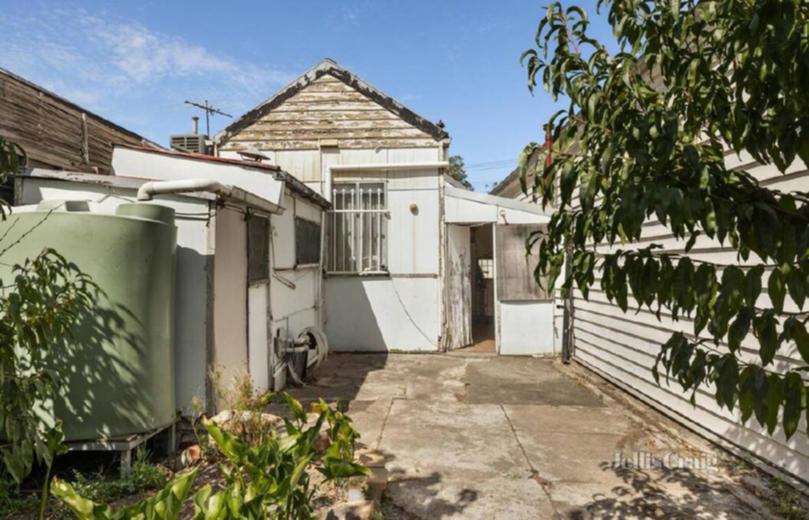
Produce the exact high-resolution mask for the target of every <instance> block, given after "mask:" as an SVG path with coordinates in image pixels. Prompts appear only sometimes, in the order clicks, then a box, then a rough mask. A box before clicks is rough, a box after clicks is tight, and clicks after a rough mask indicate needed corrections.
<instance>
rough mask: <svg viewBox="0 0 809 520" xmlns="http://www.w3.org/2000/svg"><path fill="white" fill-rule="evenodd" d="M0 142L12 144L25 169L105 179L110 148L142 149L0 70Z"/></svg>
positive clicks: (131, 137)
mask: <svg viewBox="0 0 809 520" xmlns="http://www.w3.org/2000/svg"><path fill="white" fill-rule="evenodd" d="M0 136H3V137H4V138H6V139H8V140H9V141H12V142H14V143H17V144H18V145H20V146H21V147H22V148H23V150H25V153H26V155H27V156H28V166H31V167H50V168H57V169H65V170H72V171H84V172H97V173H100V174H109V173H111V170H112V166H111V165H112V147H113V144H116V143H127V144H133V145H143V144H144V143H147V141H146V140H145V139H144V138H143V137H141V136H139V135H138V134H136V133H134V132H130V131H129V130H126V129H124V128H121V127H120V126H118V125H116V124H114V123H112V122H110V121H107V120H106V119H104V118H102V117H99V116H97V115H95V114H93V113H91V112H88V111H87V110H84V109H83V108H81V107H80V106H78V105H76V104H74V103H71V102H70V101H68V100H66V99H64V98H61V97H59V96H57V95H55V94H53V93H51V92H48V91H47V90H45V89H43V88H41V87H39V86H37V85H35V84H33V83H31V82H29V81H27V80H25V79H23V78H21V77H19V76H16V75H14V74H12V73H10V72H8V71H6V70H3V69H0Z"/></svg>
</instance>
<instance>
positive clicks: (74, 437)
mask: <svg viewBox="0 0 809 520" xmlns="http://www.w3.org/2000/svg"><path fill="white" fill-rule="evenodd" d="M127 324H129V325H128V326H127ZM132 324H136V325H135V329H136V330H131V329H132ZM128 328H129V329H130V330H127V329H128ZM144 330H145V329H144V324H143V323H141V322H140V321H139V320H138V319H137V317H135V316H134V315H133V314H132V313H131V312H130V311H129V310H128V309H127V308H126V307H124V306H122V305H118V304H113V303H111V302H109V300H108V299H107V298H106V296H105V295H104V294H103V292H101V291H99V292H98V293H97V294H96V298H95V304H94V305H93V306H92V307H91V308H88V309H86V310H85V311H84V312H83V313H82V314H81V315H80V316H79V320H78V322H77V325H76V327H75V333H74V335H73V337H72V338H60V339H59V341H58V342H57V343H56V344H55V345H54V346H53V350H52V351H51V357H52V359H53V367H54V369H55V370H56V371H57V373H58V375H59V377H61V378H63V379H62V382H63V390H62V391H61V397H60V398H57V399H55V400H54V414H55V416H56V417H57V418H59V419H61V420H62V421H63V428H64V432H65V437H66V440H68V441H78V440H95V439H98V438H102V437H121V436H125V435H128V434H131V433H138V432H145V431H151V430H153V429H155V427H156V426H158V423H160V424H159V425H160V426H165V425H166V424H167V420H168V421H170V420H171V418H170V417H169V414H168V412H169V407H170V408H172V409H173V408H174V403H173V399H171V400H170V401H171V403H170V404H169V405H168V406H167V403H166V402H164V401H165V400H167V396H166V395H165V394H162V395H151V392H149V391H148V388H146V387H144V384H143V383H144V381H145V380H146V378H153V377H160V374H155V373H154V371H155V369H157V370H159V369H160V367H155V366H153V365H154V364H155V363H150V361H149V360H150V358H151V356H149V355H148V352H147V350H146V349H147V346H146V345H145V340H144V338H145V337H146V335H145V333H144ZM158 361H161V360H158ZM165 369H168V370H173V367H171V366H170V364H169V366H168V367H165ZM171 395H173V392H171ZM161 409H162V411H159V410H161ZM156 412H157V413H156ZM172 412H173V410H172Z"/></svg>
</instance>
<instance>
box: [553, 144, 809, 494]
mask: <svg viewBox="0 0 809 520" xmlns="http://www.w3.org/2000/svg"><path fill="white" fill-rule="evenodd" d="M726 164H727V165H728V166H729V167H731V168H743V169H745V170H747V171H748V172H749V173H750V174H751V175H753V176H754V177H755V178H756V179H758V180H759V181H760V182H761V183H762V185H764V186H767V187H769V188H772V189H778V190H782V191H792V190H801V191H806V190H807V189H809V171H807V168H806V165H804V164H803V163H801V162H800V161H796V163H795V164H794V165H793V166H792V167H790V168H789V170H788V171H787V172H786V173H785V174H781V173H780V172H778V170H777V169H776V168H775V167H774V166H768V165H761V164H759V163H756V162H755V161H754V160H753V159H752V157H750V156H749V155H748V154H742V156H741V157H738V156H736V155H735V154H729V155H728V156H727V157H726ZM642 236H643V239H642V240H641V241H640V242H638V243H635V244H631V245H621V246H618V247H623V248H625V249H626V248H628V247H644V246H648V245H649V244H651V243H656V244H661V245H662V246H663V250H664V251H669V252H673V253H681V254H682V253H684V245H685V244H684V242H682V241H678V240H677V239H675V238H674V237H673V236H672V235H671V233H670V231H669V230H668V229H667V228H666V227H665V226H663V225H661V224H660V223H659V222H657V221H653V220H652V221H649V222H647V223H645V225H644V227H643V235H642ZM609 250H610V249H609V248H604V247H600V248H599V251H600V252H607V251H609ZM689 256H690V257H692V258H694V259H699V260H704V261H709V262H713V263H717V264H725V265H727V264H738V265H745V264H747V265H750V264H753V263H756V262H755V260H754V259H751V260H750V261H749V262H741V261H740V260H739V259H737V257H736V253H735V251H734V250H733V249H732V248H731V247H729V244H727V243H726V244H724V245H722V244H719V243H718V242H716V241H713V240H711V239H709V238H707V237H700V238H699V239H697V241H696V244H695V245H694V248H693V249H692V250H691V252H690V254H689ZM599 279H600V277H599V276H597V277H596V284H595V286H594V287H593V288H592V289H591V292H590V296H589V300H585V299H584V298H583V297H582V294H581V293H580V292H578V291H577V292H576V293H575V297H574V298H575V299H574V306H575V318H574V334H575V359H577V360H578V361H579V362H580V363H582V364H583V365H585V366H587V367H589V368H591V369H593V370H594V371H596V372H597V373H599V374H601V375H602V376H604V377H606V378H607V379H609V380H611V381H613V382H614V383H616V384H617V385H619V386H621V387H622V388H624V389H626V390H628V391H630V392H631V393H632V394H634V395H635V396H637V397H640V398H641V399H643V400H644V401H646V402H648V403H649V404H651V405H653V406H654V407H656V408H658V409H660V410H661V411H663V412H664V413H666V414H668V415H670V416H672V417H674V418H675V419H677V420H678V421H680V422H682V423H684V424H686V425H687V426H689V427H691V428H693V429H694V430H697V431H699V432H700V433H702V434H704V435H706V436H707V437H709V438H711V439H713V440H716V441H719V442H721V443H723V444H725V445H726V446H727V447H729V448H731V449H734V450H737V451H739V452H745V453H747V454H750V455H752V456H753V458H754V459H758V460H760V461H763V462H766V463H767V464H769V465H772V466H775V467H778V468H781V469H782V470H784V471H786V472H787V473H789V474H791V475H793V476H795V477H799V478H802V479H803V480H805V481H806V480H809V440H807V435H806V424H805V418H804V419H802V423H801V427H800V428H799V431H798V433H796V434H795V435H794V436H793V437H792V438H791V439H789V440H787V439H786V438H785V437H784V435H783V432H782V431H781V430H780V429H779V430H777V431H776V433H775V435H774V436H769V435H768V434H767V433H766V432H765V431H764V430H763V429H762V428H760V427H759V426H758V425H757V424H756V423H755V420H754V419H753V420H751V421H749V422H748V423H747V425H746V426H745V425H741V424H740V421H739V418H738V415H737V414H734V413H730V412H728V411H727V409H720V407H719V406H718V405H717V404H716V401H715V399H714V397H713V394H712V388H710V387H706V388H703V389H701V390H700V391H699V392H698V393H697V398H696V406H692V404H691V403H690V402H689V400H688V397H689V396H688V395H685V393H684V392H683V391H682V389H681V388H680V387H679V385H678V384H677V383H675V382H672V383H671V384H670V385H667V384H666V383H665V381H661V385H660V386H658V385H657V384H655V382H654V380H653V378H652V373H651V368H652V366H653V364H654V362H655V357H656V355H657V353H658V352H659V350H660V345H661V344H662V343H664V342H665V341H666V340H667V339H668V338H669V336H670V335H671V333H673V332H675V331H681V330H682V331H685V332H687V333H693V323H692V321H691V320H689V319H683V318H680V319H679V321H673V320H672V319H671V317H670V315H669V314H668V313H666V312H663V313H661V319H660V320H658V319H657V318H656V317H655V315H654V314H653V313H652V312H650V311H649V310H648V309H641V310H637V311H636V309H630V311H629V312H627V313H626V314H624V313H623V312H621V310H620V309H619V308H618V307H617V305H613V304H611V303H609V301H608V300H607V298H606V296H605V294H604V293H603V292H602V291H601V290H600V286H599ZM763 285H764V287H766V286H767V280H766V277H765V279H764V280H763ZM765 293H766V291H765ZM788 298H789V297H787V299H788ZM559 303H561V301H560V302H559ZM758 305H759V306H760V307H761V306H768V305H770V302H769V299H768V297H767V295H766V294H762V296H761V297H760V300H759V302H758ZM785 309H786V310H787V311H796V310H797V308H796V306H795V305H794V304H793V303H792V302H789V301H788V302H787V304H786V305H785ZM742 353H743V356H745V357H746V358H749V359H751V360H755V359H756V358H757V356H758V354H757V343H756V340H755V338H753V337H752V336H749V337H748V338H746V340H745V341H744V343H743V345H742ZM798 364H800V362H799V355H798V353H797V352H796V351H795V349H794V348H792V349H787V350H786V351H780V352H779V354H778V356H776V366H777V367H778V368H781V369H783V368H786V367H789V366H796V365H798Z"/></svg>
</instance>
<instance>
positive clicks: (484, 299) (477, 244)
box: [464, 224, 497, 353]
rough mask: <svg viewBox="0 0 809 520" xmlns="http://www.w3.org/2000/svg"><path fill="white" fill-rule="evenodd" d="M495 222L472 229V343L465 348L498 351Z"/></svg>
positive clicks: (475, 350) (474, 350) (478, 350)
mask: <svg viewBox="0 0 809 520" xmlns="http://www.w3.org/2000/svg"><path fill="white" fill-rule="evenodd" d="M493 236H494V234H493V230H492V224H484V225H481V226H475V227H473V228H472V229H471V230H470V234H469V239H470V257H471V263H472V284H471V285H472V290H471V293H472V295H471V296H472V345H470V346H469V347H467V348H466V349H464V350H467V351H473V352H492V353H494V352H497V346H496V342H495V319H494V314H495V313H494V305H495V298H494V291H495V285H494V276H495V271H494V244H493Z"/></svg>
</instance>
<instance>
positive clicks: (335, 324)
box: [325, 169, 441, 351]
mask: <svg viewBox="0 0 809 520" xmlns="http://www.w3.org/2000/svg"><path fill="white" fill-rule="evenodd" d="M335 178H337V176H335ZM339 178H340V179H345V180H351V179H358V178H375V179H376V178H381V179H384V180H385V181H386V182H387V193H388V209H389V210H390V219H389V220H388V269H389V272H390V276H383V277H373V278H368V277H360V276H330V277H328V278H327V280H326V287H325V290H326V306H327V313H326V332H327V334H328V336H329V341H330V342H331V344H332V346H333V347H334V348H335V349H336V350H349V351H362V350H373V351H380V350H402V351H434V350H437V349H438V344H439V336H440V334H441V331H440V328H441V327H440V323H441V305H440V303H441V297H440V291H441V284H440V278H441V277H440V275H439V270H440V267H439V255H440V250H441V243H440V238H439V227H440V226H439V211H440V210H439V200H440V199H439V183H440V177H439V172H438V170H435V169H433V170H421V171H419V170H408V171H393V172H389V173H373V172H362V173H360V172H355V173H351V172H345V173H340V174H339ZM349 301H350V302H354V304H356V305H348V304H347V302H349Z"/></svg>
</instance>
